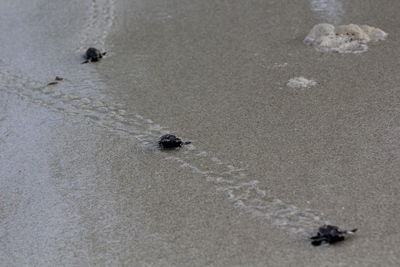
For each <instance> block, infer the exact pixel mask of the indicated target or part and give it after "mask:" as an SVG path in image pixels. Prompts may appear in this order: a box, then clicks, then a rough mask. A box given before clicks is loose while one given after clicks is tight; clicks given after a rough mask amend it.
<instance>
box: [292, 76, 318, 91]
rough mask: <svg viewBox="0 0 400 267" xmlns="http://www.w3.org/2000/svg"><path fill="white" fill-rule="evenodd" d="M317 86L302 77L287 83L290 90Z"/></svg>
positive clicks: (312, 81)
mask: <svg viewBox="0 0 400 267" xmlns="http://www.w3.org/2000/svg"><path fill="white" fill-rule="evenodd" d="M316 84H317V82H316V81H314V80H309V79H306V78H304V77H295V78H292V79H290V80H289V81H288V83H287V86H289V87H292V88H307V87H311V86H315V85H316Z"/></svg>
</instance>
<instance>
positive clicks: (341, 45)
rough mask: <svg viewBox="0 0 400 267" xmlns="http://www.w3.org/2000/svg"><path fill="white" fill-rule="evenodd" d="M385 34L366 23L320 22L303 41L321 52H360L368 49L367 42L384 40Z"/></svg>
mask: <svg viewBox="0 0 400 267" xmlns="http://www.w3.org/2000/svg"><path fill="white" fill-rule="evenodd" d="M387 36H388V34H387V33H386V32H384V31H382V30H381V29H378V28H374V27H371V26H368V25H356V24H349V25H340V26H333V25H331V24H327V23H321V24H317V25H315V26H314V27H313V28H312V29H311V31H310V32H309V33H308V35H307V36H306V38H305V39H304V43H305V44H307V45H310V46H313V47H314V48H315V49H317V50H318V51H321V52H338V53H362V52H366V51H367V50H368V45H367V43H369V42H378V41H382V40H385V39H386V38H387Z"/></svg>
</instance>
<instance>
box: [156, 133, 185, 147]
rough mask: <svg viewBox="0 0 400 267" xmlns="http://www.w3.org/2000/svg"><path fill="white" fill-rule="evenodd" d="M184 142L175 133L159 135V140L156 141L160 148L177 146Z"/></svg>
mask: <svg viewBox="0 0 400 267" xmlns="http://www.w3.org/2000/svg"><path fill="white" fill-rule="evenodd" d="M183 144H184V143H183V142H182V140H181V139H180V138H178V137H176V136H175V135H172V134H166V135H163V136H161V138H160V141H158V145H159V146H160V148H162V149H173V148H177V147H181V146H182V145H183Z"/></svg>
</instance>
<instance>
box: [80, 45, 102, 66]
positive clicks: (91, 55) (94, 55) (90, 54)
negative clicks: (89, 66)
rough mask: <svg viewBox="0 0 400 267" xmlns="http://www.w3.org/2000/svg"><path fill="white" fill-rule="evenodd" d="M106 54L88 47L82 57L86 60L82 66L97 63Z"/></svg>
mask: <svg viewBox="0 0 400 267" xmlns="http://www.w3.org/2000/svg"><path fill="white" fill-rule="evenodd" d="M106 53H107V52H104V53H102V52H100V50H99V49H97V48H94V47H90V48H89V49H88V50H87V51H86V53H85V55H84V56H83V57H84V58H85V59H86V61H84V62H82V64H85V63H89V62H97V61H99V60H100V59H101V58H103V56H104V55H105V54H106Z"/></svg>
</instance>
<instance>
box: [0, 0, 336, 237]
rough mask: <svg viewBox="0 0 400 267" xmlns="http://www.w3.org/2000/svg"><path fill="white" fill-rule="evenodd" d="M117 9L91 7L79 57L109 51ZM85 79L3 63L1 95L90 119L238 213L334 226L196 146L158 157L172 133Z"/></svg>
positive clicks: (110, 2) (309, 227)
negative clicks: (45, 77)
mask: <svg viewBox="0 0 400 267" xmlns="http://www.w3.org/2000/svg"><path fill="white" fill-rule="evenodd" d="M114 5H115V3H114V0H98V1H97V0H96V1H95V0H93V1H92V3H91V7H90V10H89V12H88V13H89V17H88V20H87V24H86V26H85V27H84V29H83V30H82V34H81V40H80V43H79V44H80V46H79V50H80V51H81V50H82V49H85V48H87V47H88V46H89V45H93V46H97V47H98V48H99V49H104V47H105V40H106V36H107V34H108V33H109V31H110V29H111V26H112V24H113V18H114ZM97 76H98V75H97ZM97 76H96V77H97ZM75 78H78V80H79V81H76V79H75ZM81 78H84V77H74V80H75V81H74V80H70V81H65V82H63V83H62V85H60V86H47V82H48V81H46V82H42V81H34V80H31V79H28V78H25V75H24V74H22V73H18V72H17V71H15V70H11V69H10V68H9V67H8V66H6V65H5V64H3V63H1V61H0V90H3V91H6V92H8V93H11V94H13V95H18V96H20V97H22V98H23V99H26V100H27V101H29V102H33V103H36V104H39V105H41V106H44V107H46V108H47V109H49V110H51V111H54V112H61V113H62V114H65V115H70V116H73V117H79V118H84V119H87V120H89V121H90V122H92V123H93V124H95V125H98V126H100V127H103V128H105V129H107V130H108V131H110V132H112V133H114V134H116V135H118V136H119V137H120V138H127V139H129V140H130V141H132V142H134V143H135V144H136V145H137V146H138V147H139V148H141V149H144V150H151V151H153V152H154V155H155V156H156V157H160V159H161V160H168V161H171V162H174V163H175V164H178V165H179V166H180V167H182V168H184V169H187V170H189V171H190V172H192V173H193V174H194V175H196V176H199V177H202V178H203V179H205V180H206V181H207V182H209V183H211V184H213V185H214V187H215V188H216V190H217V191H220V192H221V193H223V195H224V196H226V197H227V198H228V199H229V200H230V201H231V202H232V204H233V206H234V207H236V208H238V209H240V210H241V211H243V212H245V213H249V214H251V215H252V216H255V217H260V218H264V219H267V220H268V221H269V222H270V223H271V224H273V225H276V226H278V227H279V228H280V229H282V230H284V231H286V232H290V233H299V234H304V235H309V234H310V233H311V232H313V231H314V230H315V228H316V227H318V226H320V225H322V224H328V223H329V222H328V221H324V220H323V219H321V214H320V213H319V212H318V211H315V210H311V209H307V208H299V207H296V206H295V205H292V204H288V203H285V202H283V201H281V200H279V199H276V198H274V197H273V196H269V195H267V194H266V191H265V190H263V187H264V185H261V184H260V182H259V181H258V180H257V179H254V178H253V177H250V175H249V174H248V171H247V170H246V168H241V167H237V166H233V165H231V164H229V163H227V162H224V161H222V160H220V159H219V158H217V157H216V156H215V155H214V154H213V153H211V152H207V151H203V150H201V149H200V148H197V147H196V146H195V145H188V146H186V147H185V148H184V149H183V150H181V151H179V152H177V153H175V154H174V155H173V156H172V155H171V154H169V153H168V154H165V153H162V152H160V151H158V150H157V148H156V142H157V140H158V138H159V137H160V136H161V135H163V134H166V133H168V132H169V131H168V129H167V128H165V127H163V126H160V125H158V124H156V123H154V122H153V121H152V120H150V119H147V118H144V117H142V116H141V115H139V114H134V113H128V112H127V111H126V109H125V108H124V105H122V104H118V103H113V101H110V100H109V98H108V97H107V96H106V95H102V94H101V93H99V88H106V85H105V84H104V83H103V82H102V81H101V79H96V80H95V81H93V79H92V78H93V77H91V81H90V79H88V80H89V81H90V82H85V83H83V84H82V82H81V81H82V80H84V79H81ZM70 89H73V90H70ZM77 92H78V93H77ZM88 92H89V93H88ZM93 92H96V94H93ZM175 132H177V131H175ZM192 141H194V143H196V141H195V140H192Z"/></svg>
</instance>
